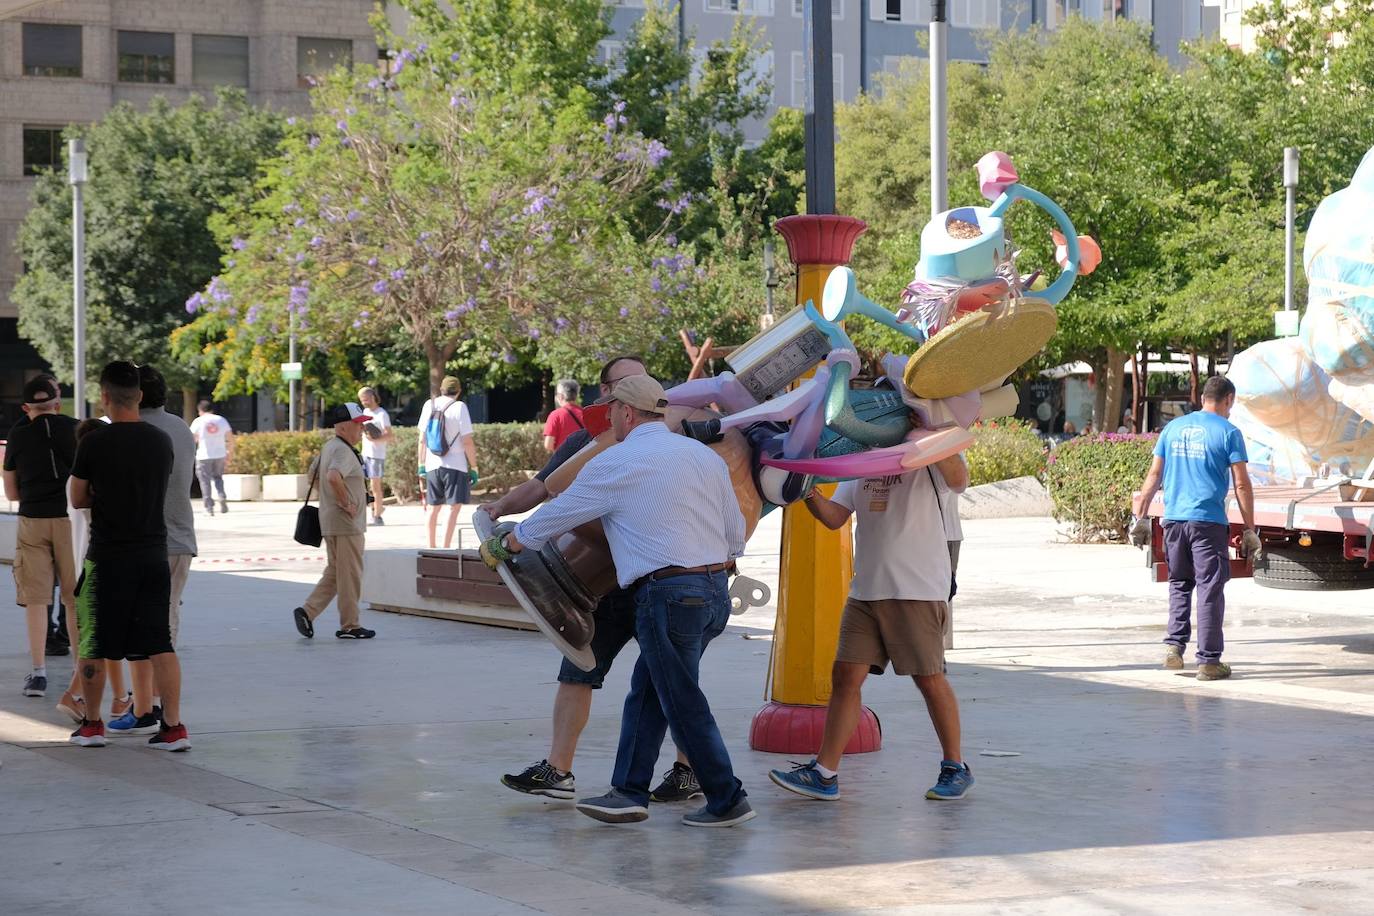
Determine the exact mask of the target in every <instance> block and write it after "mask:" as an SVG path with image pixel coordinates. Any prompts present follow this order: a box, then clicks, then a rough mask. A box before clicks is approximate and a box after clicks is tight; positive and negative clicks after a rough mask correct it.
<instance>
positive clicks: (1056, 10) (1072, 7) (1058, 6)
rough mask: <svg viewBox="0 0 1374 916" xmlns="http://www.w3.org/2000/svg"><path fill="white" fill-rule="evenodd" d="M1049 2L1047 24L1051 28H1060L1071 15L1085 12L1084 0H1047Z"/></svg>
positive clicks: (1046, 15)
mask: <svg viewBox="0 0 1374 916" xmlns="http://www.w3.org/2000/svg"><path fill="white" fill-rule="evenodd" d="M1047 3H1048V5H1047V6H1046V7H1045V25H1046V27H1048V28H1051V29H1057V28H1059V27H1060V26H1061V25H1063V24H1064V23H1065V22H1066V21H1068V18H1069V17H1070V16H1080V15H1082V13H1083V0H1047Z"/></svg>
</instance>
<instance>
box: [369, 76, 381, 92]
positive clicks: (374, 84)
mask: <svg viewBox="0 0 1374 916" xmlns="http://www.w3.org/2000/svg"><path fill="white" fill-rule="evenodd" d="M381 85H382V81H381V80H380V79H378V78H377V77H375V76H374V77H373V78H372V79H370V80H368V81H367V88H369V89H378V88H380V87H381Z"/></svg>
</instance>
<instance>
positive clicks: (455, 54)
mask: <svg viewBox="0 0 1374 916" xmlns="http://www.w3.org/2000/svg"><path fill="white" fill-rule="evenodd" d="M448 59H449V61H450V62H451V63H455V64H456V63H458V52H457V51H454V52H453V53H452V54H450V55H449V56H448Z"/></svg>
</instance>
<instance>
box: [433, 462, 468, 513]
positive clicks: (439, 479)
mask: <svg viewBox="0 0 1374 916" xmlns="http://www.w3.org/2000/svg"><path fill="white" fill-rule="evenodd" d="M469 487H470V485H469V483H468V472H467V471H460V470H458V469H457V468H435V469H434V470H432V471H430V472H429V473H428V474H426V475H425V501H426V502H428V503H429V504H430V505H431V506H458V505H462V504H463V503H465V502H467V501H468V495H469V494H468V491H469Z"/></svg>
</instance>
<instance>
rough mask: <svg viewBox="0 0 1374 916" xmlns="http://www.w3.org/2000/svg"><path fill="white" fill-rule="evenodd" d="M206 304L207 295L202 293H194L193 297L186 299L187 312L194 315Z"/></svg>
mask: <svg viewBox="0 0 1374 916" xmlns="http://www.w3.org/2000/svg"><path fill="white" fill-rule="evenodd" d="M204 304H205V297H204V296H202V295H201V294H200V293H192V294H191V298H190V299H187V300H186V314H188V315H194V314H195V313H196V312H198V311H200V307H201V306H202V305H204Z"/></svg>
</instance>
